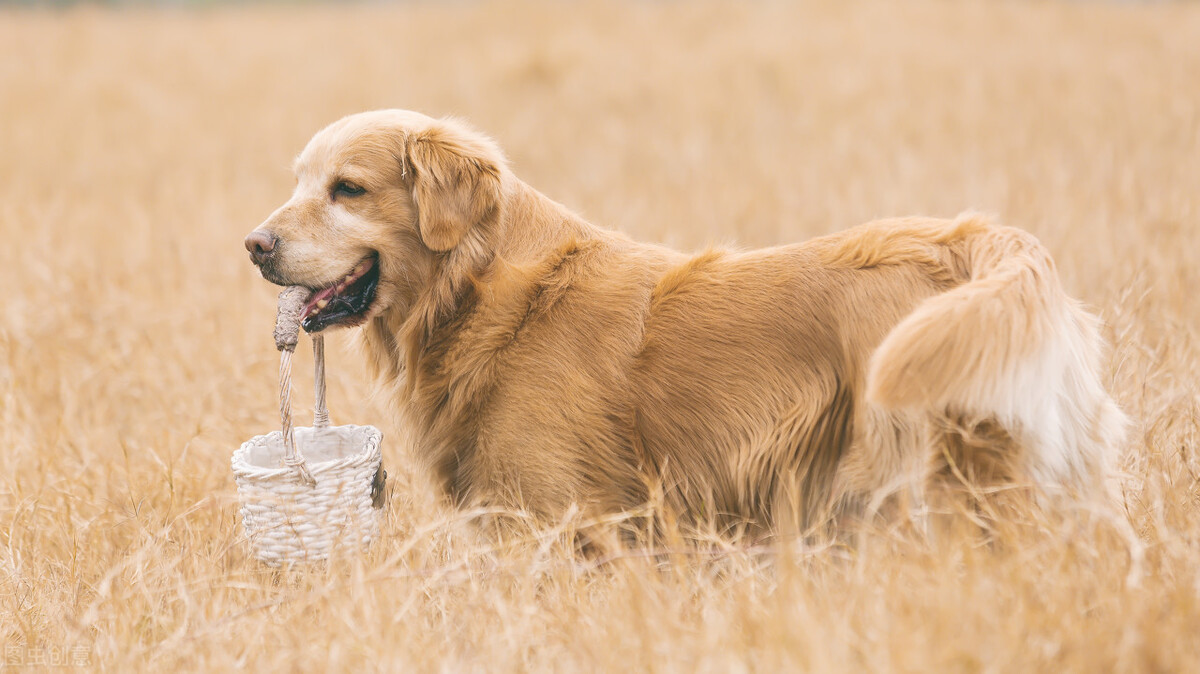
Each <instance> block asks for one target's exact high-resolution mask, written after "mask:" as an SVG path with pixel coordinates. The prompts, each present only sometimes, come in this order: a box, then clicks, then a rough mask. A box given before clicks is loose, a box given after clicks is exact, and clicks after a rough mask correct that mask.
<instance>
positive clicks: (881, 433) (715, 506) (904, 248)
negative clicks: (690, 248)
mask: <svg viewBox="0 0 1200 674" xmlns="http://www.w3.org/2000/svg"><path fill="white" fill-rule="evenodd" d="M295 173H296V176H297V185H296V188H295V192H294V193H293V194H292V197H291V199H290V200H288V201H287V203H285V204H284V205H283V206H281V207H280V208H279V209H278V210H276V211H275V212H274V213H272V214H271V216H270V217H269V218H267V220H266V221H265V222H264V223H263V224H262V225H260V226H259V227H258V228H257V229H255V230H254V231H253V232H252V233H251V234H250V235H249V236H248V237H247V239H246V247H247V248H248V249H249V250H250V253H251V257H252V259H253V260H254V261H255V263H256V264H257V265H258V266H259V268H260V269H261V272H262V275H263V276H264V277H265V278H266V279H268V280H270V281H272V282H274V283H277V284H281V285H303V286H306V287H308V288H310V289H312V296H311V297H310V299H309V301H308V304H307V306H306V308H305V319H304V326H305V328H306V329H308V330H310V331H317V330H322V329H325V328H328V327H332V326H362V327H361V329H360V330H359V331H358V333H359V335H360V336H361V341H362V344H363V347H364V350H365V352H366V354H367V357H368V358H369V361H370V365H371V367H372V369H373V371H374V372H375V373H376V374H377V376H378V378H379V380H380V381H381V382H382V384H383V385H384V386H385V387H386V388H387V390H388V393H389V394H390V395H391V396H393V397H394V401H395V407H396V408H397V409H398V411H399V412H400V419H401V420H402V423H403V425H404V426H405V427H406V429H407V431H408V432H410V433H411V434H412V435H413V438H414V442H415V446H416V448H417V451H418V455H419V458H420V459H421V460H423V461H424V462H425V463H426V464H427V467H428V468H429V469H430V471H431V473H432V475H433V476H434V477H435V479H436V480H437V482H438V483H439V484H440V486H441V487H442V488H444V490H445V492H446V493H447V494H448V495H449V496H450V497H451V498H452V499H453V501H454V502H455V503H458V504H462V505H488V506H502V507H505V508H515V509H522V510H525V511H527V512H530V513H534V514H535V515H537V516H541V517H553V516H555V515H556V514H560V513H563V512H564V511H566V510H567V509H568V508H570V507H571V506H572V505H573V504H574V505H576V506H578V508H580V509H581V510H582V511H584V512H587V513H596V514H599V513H610V512H614V511H625V510H629V509H634V508H637V507H639V506H640V505H642V504H644V503H646V502H647V501H648V500H651V499H654V498H656V497H657V498H660V499H661V501H662V502H663V503H664V504H665V505H666V507H668V508H669V509H670V511H671V512H672V513H675V514H676V515H678V516H680V517H682V518H684V521H690V522H705V521H707V522H709V523H714V522H715V523H718V524H719V525H723V526H725V525H731V524H738V525H739V526H740V525H747V526H750V527H755V528H760V529H761V530H764V531H769V530H772V529H776V530H777V529H779V528H781V527H798V528H801V529H804V528H808V527H811V526H814V525H817V524H820V523H822V522H828V521H829V520H830V517H831V516H834V515H837V514H839V513H850V512H858V513H863V512H865V511H868V510H871V509H872V508H875V509H877V508H878V506H879V504H880V503H883V502H884V501H885V500H887V498H886V497H888V496H889V495H895V494H908V495H910V496H913V497H915V498H916V499H918V500H919V499H920V498H921V495H922V493H924V492H925V490H926V487H927V485H928V484H930V482H931V481H932V479H933V478H934V476H936V475H940V474H948V470H952V471H953V473H954V475H956V476H958V477H959V478H963V477H966V478H967V479H990V480H1000V481H1005V482H1011V483H1013V484H1028V485H1037V486H1038V487H1040V488H1041V490H1040V491H1039V493H1047V492H1070V493H1072V494H1076V495H1083V496H1089V495H1090V496H1100V497H1103V496H1105V495H1107V494H1109V493H1110V492H1111V479H1110V478H1111V469H1112V466H1113V463H1114V457H1115V454H1116V452H1117V451H1118V447H1119V446H1120V443H1121V441H1122V438H1123V435H1124V426H1125V422H1124V416H1123V415H1122V413H1121V411H1120V410H1119V409H1118V408H1117V406H1116V405H1115V404H1114V402H1113V401H1112V399H1111V398H1110V397H1109V395H1108V394H1107V393H1106V392H1105V390H1104V388H1103V387H1102V385H1101V381H1100V365H1101V359H1102V355H1103V354H1102V352H1103V344H1102V340H1101V337H1100V333H1099V329H1098V321H1097V319H1096V318H1095V317H1093V316H1092V315H1091V314H1089V313H1087V312H1086V311H1084V310H1083V309H1082V308H1081V307H1080V305H1079V304H1078V303H1077V302H1076V301H1074V300H1072V299H1071V298H1070V297H1068V296H1067V295H1066V294H1065V293H1064V291H1063V289H1062V287H1061V286H1060V284H1059V281H1058V278H1057V276H1056V272H1055V269H1054V264H1053V262H1052V261H1051V259H1050V258H1049V256H1048V254H1047V252H1046V251H1045V249H1044V248H1043V247H1042V246H1041V245H1040V244H1039V243H1038V242H1037V241H1036V240H1035V239H1034V238H1033V237H1032V236H1031V235H1029V234H1027V233H1025V232H1022V231H1020V230H1017V229H1012V228H1008V227H999V226H994V225H992V224H989V223H988V222H986V221H985V220H984V219H982V218H980V217H978V216H972V215H966V216H960V217H959V218H958V219H956V220H954V221H948V220H936V219H929V218H905V219H896V220H884V221H878V222H874V223H870V224H867V225H864V226H861V227H858V228H856V229H851V230H849V231H846V232H842V233H838V234H834V235H831V236H826V237H822V238H818V239H815V240H812V241H809V242H807V243H802V244H795V245H786V246H779V247H775V248H768V249H765V250H750V251H739V250H709V251H707V252H704V253H702V254H699V255H690V254H684V253H680V252H676V251H674V250H670V249H667V248H664V247H662V246H658V245H654V244H647V243H640V242H637V241H633V240H630V239H629V238H627V237H625V236H623V235H621V234H619V233H615V232H612V231H609V230H605V229H601V228H599V227H596V226H594V225H591V224H589V223H587V222H585V221H584V220H583V219H581V218H580V217H579V216H577V215H575V214H574V213H572V212H571V211H570V210H569V209H567V208H566V207H564V206H562V205H560V204H558V203H555V202H554V201H552V200H550V199H549V198H547V197H545V196H543V195H542V194H540V193H539V192H537V191H536V190H534V189H533V188H531V187H529V186H528V185H526V184H525V183H523V182H522V181H521V180H520V179H519V178H517V177H516V176H515V175H513V173H512V172H511V171H510V169H509V168H508V166H507V165H506V162H505V159H504V157H503V155H502V154H501V152H500V150H499V149H498V148H497V146H496V145H495V144H494V143H493V142H492V141H491V140H490V139H489V138H487V137H486V136H484V135H482V134H480V133H478V132H476V131H474V130H472V129H470V128H469V127H467V126H466V125H464V124H462V123H460V122H458V121H455V120H450V119H432V118H430V117H427V116H424V115H421V114H418V113H415V112H408V111H401V110H384V111H376V112H367V113H362V114H356V115H352V116H349V117H346V118H344V119H342V120H340V121H337V122H335V123H333V124H332V125H330V126H329V127H327V128H325V129H323V130H322V131H320V132H319V133H317V134H316V136H314V137H313V139H312V140H311V142H309V144H308V146H307V147H306V148H305V149H304V151H303V152H302V153H301V154H300V155H299V157H298V158H297V160H296V163H295Z"/></svg>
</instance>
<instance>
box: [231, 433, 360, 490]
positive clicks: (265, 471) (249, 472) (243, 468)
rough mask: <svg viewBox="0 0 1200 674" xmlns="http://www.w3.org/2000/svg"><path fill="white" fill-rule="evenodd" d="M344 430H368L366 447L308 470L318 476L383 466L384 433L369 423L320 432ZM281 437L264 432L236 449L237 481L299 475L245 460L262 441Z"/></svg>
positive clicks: (310, 463) (279, 434)
mask: <svg viewBox="0 0 1200 674" xmlns="http://www.w3.org/2000/svg"><path fill="white" fill-rule="evenodd" d="M298 428H313V427H306V426H301V427H298ZM342 429H345V430H349V431H351V432H353V431H356V430H358V429H366V431H367V438H366V443H364V445H363V449H362V450H361V451H358V452H355V453H354V454H350V455H349V456H344V457H341V458H339V459H330V460H328V461H320V462H309V464H308V465H309V470H310V471H311V472H312V473H313V474H314V475H316V474H318V473H329V472H334V471H338V470H341V469H343V468H346V467H348V466H353V465H359V464H364V463H380V462H381V461H382V458H383V456H382V454H381V453H380V451H379V446H380V444H381V442H382V441H383V433H382V432H381V431H380V430H379V429H378V428H376V427H374V426H371V425H369V424H364V425H358V424H343V425H341V426H324V427H321V430H327V431H337V430H342ZM282 435H283V432H282V431H271V432H269V433H263V434H261V435H256V436H254V437H252V438H250V439H249V440H247V441H245V442H243V443H242V445H241V446H240V447H238V448H237V449H235V450H234V451H233V456H232V457H231V461H230V463H231V465H232V467H233V473H234V476H235V477H237V478H251V479H256V480H270V479H275V478H279V477H283V476H287V477H295V475H296V473H295V471H294V470H292V469H291V468H289V467H287V466H280V467H277V468H268V467H266V466H256V465H253V464H251V463H250V462H249V461H247V459H246V456H247V454H248V453H249V452H250V448H251V447H252V446H253V445H255V444H258V443H262V442H266V441H267V439H268V438H271V436H276V437H282Z"/></svg>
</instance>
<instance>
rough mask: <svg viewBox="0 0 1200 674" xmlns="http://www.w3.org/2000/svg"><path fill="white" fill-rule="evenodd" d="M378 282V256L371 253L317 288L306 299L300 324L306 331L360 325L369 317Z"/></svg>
mask: <svg viewBox="0 0 1200 674" xmlns="http://www.w3.org/2000/svg"><path fill="white" fill-rule="evenodd" d="M378 286H379V259H378V257H377V256H376V255H375V254H374V253H372V254H371V255H369V256H367V257H366V258H365V259H363V261H362V262H359V263H358V264H357V265H355V266H354V269H351V270H350V273H348V274H346V276H345V277H343V278H342V279H341V280H339V281H338V282H337V283H334V284H332V285H329V286H326V287H324V288H321V289H319V290H314V291H313V292H312V294H311V295H309V296H308V300H307V301H306V302H305V303H304V309H303V310H302V311H301V313H300V315H301V316H303V317H304V318H303V319H301V321H300V325H302V326H304V330H305V331H307V332H320V331H322V330H324V329H325V328H328V327H332V326H334V325H345V326H352V325H358V324H359V323H362V322H363V321H364V320H366V317H367V312H368V311H369V310H370V309H371V303H372V302H374V301H375V289H376V288H378Z"/></svg>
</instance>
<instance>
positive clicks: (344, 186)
mask: <svg viewBox="0 0 1200 674" xmlns="http://www.w3.org/2000/svg"><path fill="white" fill-rule="evenodd" d="M363 192H366V190H364V189H363V188H361V187H359V186H358V185H355V184H354V183H352V182H350V181H348V180H339V181H338V182H337V184H335V185H334V186H333V194H334V196H337V195H339V194H344V195H346V196H348V197H356V196H358V195H360V194H362V193H363Z"/></svg>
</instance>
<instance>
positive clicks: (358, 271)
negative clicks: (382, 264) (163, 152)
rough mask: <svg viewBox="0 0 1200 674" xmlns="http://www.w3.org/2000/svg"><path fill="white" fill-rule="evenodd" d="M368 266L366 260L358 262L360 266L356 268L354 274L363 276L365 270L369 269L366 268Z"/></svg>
mask: <svg viewBox="0 0 1200 674" xmlns="http://www.w3.org/2000/svg"><path fill="white" fill-rule="evenodd" d="M366 267H367V263H366V262H359V263H358V266H357V267H355V268H354V275H355V276H362V275H363V272H365V271H366V270H367V269H366Z"/></svg>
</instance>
